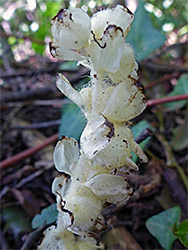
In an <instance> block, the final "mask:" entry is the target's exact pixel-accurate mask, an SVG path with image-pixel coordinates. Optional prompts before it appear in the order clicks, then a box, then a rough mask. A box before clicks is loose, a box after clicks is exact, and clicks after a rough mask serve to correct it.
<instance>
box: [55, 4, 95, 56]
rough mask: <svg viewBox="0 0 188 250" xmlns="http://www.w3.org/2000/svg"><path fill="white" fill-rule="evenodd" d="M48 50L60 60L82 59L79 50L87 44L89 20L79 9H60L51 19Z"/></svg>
mask: <svg viewBox="0 0 188 250" xmlns="http://www.w3.org/2000/svg"><path fill="white" fill-rule="evenodd" d="M51 23H52V36H53V40H54V41H53V43H51V46H50V50H51V53H52V55H53V56H54V57H57V58H59V59H61V60H83V59H84V57H83V56H82V53H81V50H82V49H83V48H85V47H86V46H87V44H88V41H89V37H90V27H91V21H90V18H89V16H88V15H87V13H86V12H84V11H83V10H81V9H77V8H75V9H71V10H66V9H61V10H60V11H59V12H58V14H57V15H56V16H55V17H54V18H53V19H52V21H51Z"/></svg>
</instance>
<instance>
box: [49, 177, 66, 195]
mask: <svg viewBox="0 0 188 250" xmlns="http://www.w3.org/2000/svg"><path fill="white" fill-rule="evenodd" d="M69 186H70V182H69V181H68V178H67V177H65V176H63V175H61V176H60V177H56V178H55V179H54V181H53V183H52V193H53V194H55V195H61V196H62V198H64V197H65V195H66V191H67V189H68V187H69Z"/></svg>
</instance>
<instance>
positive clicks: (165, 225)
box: [146, 207, 181, 250]
mask: <svg viewBox="0 0 188 250" xmlns="http://www.w3.org/2000/svg"><path fill="white" fill-rule="evenodd" d="M180 214H181V209H180V207H173V208H170V209H168V210H166V211H164V212H161V213H159V214H157V215H154V216H152V217H150V218H149V219H147V221H146V227H147V229H148V230H149V232H150V233H151V234H152V235H153V236H154V237H155V238H156V239H157V240H158V242H159V243H160V244H161V246H162V247H163V248H164V249H165V250H170V249H171V247H172V244H173V242H174V241H175V240H176V239H177V236H175V235H174V234H173V233H172V230H173V225H174V224H175V223H176V222H179V220H180Z"/></svg>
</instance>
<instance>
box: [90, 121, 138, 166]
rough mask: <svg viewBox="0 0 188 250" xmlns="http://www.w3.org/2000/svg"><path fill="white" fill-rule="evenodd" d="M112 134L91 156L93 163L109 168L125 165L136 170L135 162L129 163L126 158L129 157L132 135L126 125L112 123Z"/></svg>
mask: <svg viewBox="0 0 188 250" xmlns="http://www.w3.org/2000/svg"><path fill="white" fill-rule="evenodd" d="M113 125H114V134H113V136H112V138H111V139H110V140H109V141H108V144H107V145H105V147H103V148H102V149H101V150H100V151H99V152H97V153H96V155H95V157H93V163H94V164H99V165H102V166H106V167H109V168H111V169H115V168H116V169H118V168H120V167H123V166H125V167H127V169H128V170H130V169H134V170H137V169H138V168H137V166H136V164H135V163H133V164H134V165H133V164H132V161H131V164H130V162H129V161H127V159H129V158H130V157H131V144H132V141H133V135H132V133H131V130H130V129H129V128H128V126H126V125H124V124H119V125H118V124H117V123H114V124H113Z"/></svg>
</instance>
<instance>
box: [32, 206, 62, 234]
mask: <svg viewBox="0 0 188 250" xmlns="http://www.w3.org/2000/svg"><path fill="white" fill-rule="evenodd" d="M57 214H58V213H57V209H56V204H55V203H54V204H52V205H50V206H48V207H46V208H44V209H43V210H42V213H41V214H37V215H35V217H34V218H33V220H32V223H31V224H32V228H33V229H35V228H38V227H41V226H43V225H45V224H46V225H49V224H51V223H53V222H55V221H56V220H57Z"/></svg>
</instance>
